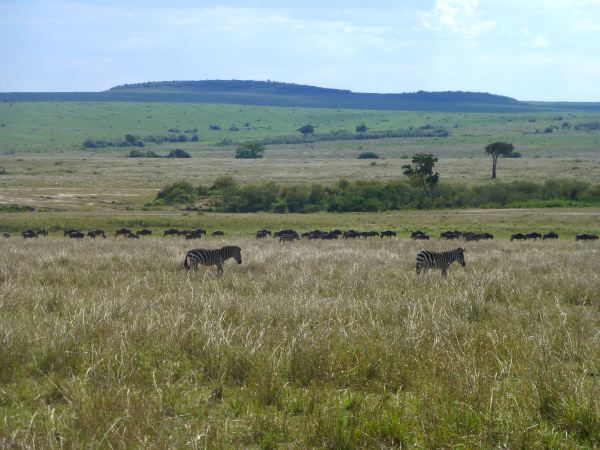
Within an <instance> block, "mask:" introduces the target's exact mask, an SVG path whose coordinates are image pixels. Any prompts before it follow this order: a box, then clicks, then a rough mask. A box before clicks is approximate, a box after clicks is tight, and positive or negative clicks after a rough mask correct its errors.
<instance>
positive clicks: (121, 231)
mask: <svg viewBox="0 0 600 450" xmlns="http://www.w3.org/2000/svg"><path fill="white" fill-rule="evenodd" d="M128 234H133V233H132V231H131V230H129V229H127V228H119V229H118V230H117V231H115V237H119V236H125V237H127V235H128Z"/></svg>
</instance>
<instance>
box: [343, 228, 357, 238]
mask: <svg viewBox="0 0 600 450" xmlns="http://www.w3.org/2000/svg"><path fill="white" fill-rule="evenodd" d="M359 236H360V231H356V230H348V231H344V239H355V238H357V237H359Z"/></svg>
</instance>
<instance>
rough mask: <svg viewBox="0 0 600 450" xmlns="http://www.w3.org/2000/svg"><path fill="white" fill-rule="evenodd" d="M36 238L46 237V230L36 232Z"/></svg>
mask: <svg viewBox="0 0 600 450" xmlns="http://www.w3.org/2000/svg"><path fill="white" fill-rule="evenodd" d="M35 233H36V234H37V235H38V236H48V230H38V231H36V232H35Z"/></svg>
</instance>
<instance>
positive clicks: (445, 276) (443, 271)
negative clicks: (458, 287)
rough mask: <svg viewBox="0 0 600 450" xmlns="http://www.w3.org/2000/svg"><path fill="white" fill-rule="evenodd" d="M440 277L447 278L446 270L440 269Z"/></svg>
mask: <svg viewBox="0 0 600 450" xmlns="http://www.w3.org/2000/svg"><path fill="white" fill-rule="evenodd" d="M442 277H444V278H447V277H448V269H442Z"/></svg>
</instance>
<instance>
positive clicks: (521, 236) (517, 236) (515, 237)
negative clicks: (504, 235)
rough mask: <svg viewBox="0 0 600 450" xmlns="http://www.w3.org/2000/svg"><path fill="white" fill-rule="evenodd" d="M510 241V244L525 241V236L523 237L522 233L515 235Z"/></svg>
mask: <svg viewBox="0 0 600 450" xmlns="http://www.w3.org/2000/svg"><path fill="white" fill-rule="evenodd" d="M510 240H511V242H512V241H525V240H527V236H525V235H524V234H523V233H516V234H513V235H512V236H511V237H510Z"/></svg>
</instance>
